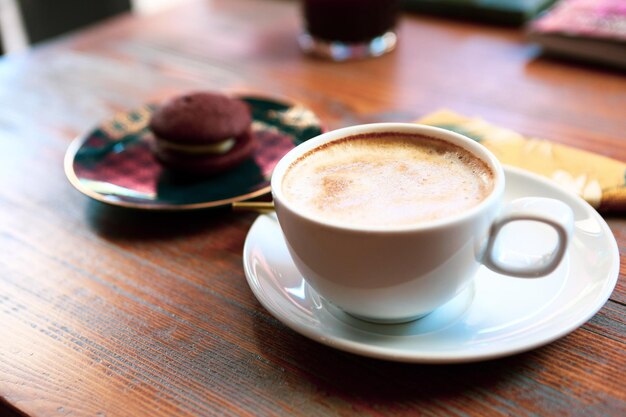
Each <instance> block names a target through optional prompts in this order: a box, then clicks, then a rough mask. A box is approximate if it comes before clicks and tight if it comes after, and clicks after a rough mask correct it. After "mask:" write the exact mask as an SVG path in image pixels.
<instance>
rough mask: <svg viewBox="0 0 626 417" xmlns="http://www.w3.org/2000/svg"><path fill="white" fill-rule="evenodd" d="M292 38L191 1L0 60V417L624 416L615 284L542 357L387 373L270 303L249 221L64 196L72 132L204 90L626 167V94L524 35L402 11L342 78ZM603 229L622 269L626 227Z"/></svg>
mask: <svg viewBox="0 0 626 417" xmlns="http://www.w3.org/2000/svg"><path fill="white" fill-rule="evenodd" d="M298 28H299V20H298V11H297V6H296V3H295V2H287V1H258V0H257V1H253V0H214V1H196V2H192V3H190V4H185V5H184V6H182V7H180V8H179V9H176V10H173V11H168V12H166V13H164V14H161V15H157V16H154V17H149V18H139V17H135V16H131V15H127V16H122V17H120V18H117V19H115V20H112V21H110V22H107V23H105V24H103V25H100V26H98V27H95V28H93V29H89V30H86V31H83V32H79V33H76V34H74V35H71V36H69V37H66V38H64V39H61V40H59V41H56V42H54V43H51V44H48V45H45V46H42V47H39V48H35V49H34V50H32V51H30V52H28V53H26V54H24V55H19V56H11V57H9V58H6V59H4V60H3V61H2V62H0V109H1V110H0V248H1V251H0V398H1V399H3V400H4V402H5V404H4V407H5V409H4V410H0V414H2V415H11V414H12V413H18V411H17V410H19V412H20V413H24V414H25V415H28V416H70V415H71V416H98V417H104V416H107V417H111V416H133V417H138V416H151V417H155V416H205V415H232V416H253V415H284V416H287V415H289V416H291V415H307V416H314V415H316V416H347V415H358V416H386V415H424V416H434V415H446V416H476V415H481V416H505V415H506V416H509V415H516V416H566V415H567V416H570V415H579V416H618V415H624V412H625V410H626V383H625V377H624V375H625V371H626V355H625V346H626V344H625V337H624V335H625V333H626V332H625V322H626V311H625V308H624V302H625V301H626V287H625V282H626V281H625V280H624V279H623V274H624V269H622V273H621V274H620V281H619V283H618V286H617V288H616V289H615V291H614V292H613V295H612V296H611V299H610V301H608V302H607V304H606V305H605V306H604V308H603V309H602V310H601V311H600V312H599V313H598V314H597V315H596V316H595V317H594V318H593V319H591V320H590V321H589V322H588V323H586V324H584V325H583V326H582V327H581V328H579V329H578V330H576V331H574V332H573V333H571V334H569V335H568V336H566V337H564V338H562V339H560V340H558V341H556V342H554V343H552V344H550V345H548V346H545V347H542V348H539V349H536V350H534V351H531V352H528V353H524V354H520V355H516V356H513V357H509V358H505V359H500V360H494V361H488V362H483V363H475V364H466V365H447V366H425V365H410V364H401V363H392V362H385V361H380V360H374V359H367V358H364V357H359V356H355V355H352V354H348V353H344V352H340V351H337V350H333V349H331V348H329V347H326V346H323V345H321V344H318V343H316V342H313V341H310V340H309V339H307V338H305V337H303V336H301V335H299V334H297V333H295V332H294V331H291V330H289V329H288V328H287V327H286V326H285V325H283V324H282V323H280V322H279V321H277V320H276V319H274V318H273V317H272V316H271V315H270V314H269V313H268V312H267V311H266V310H265V309H264V308H263V307H261V305H260V304H259V302H258V301H257V300H256V299H255V297H254V296H253V294H252V292H251V291H250V289H249V287H248V285H247V283H246V279H245V277H244V273H243V270H242V247H243V243H244V239H245V237H246V233H247V231H248V229H249V227H250V225H251V223H252V222H253V220H254V219H255V215H254V214H249V213H246V214H242V213H237V214H233V213H222V214H215V213H212V212H208V213H207V212H194V213H179V214H176V213H170V214H158V213H145V212H132V211H126V210H123V209H116V208H113V207H108V206H104V205H102V204H99V203H96V202H94V201H90V200H89V199H88V198H87V197H85V196H83V195H82V194H80V193H78V192H77V191H76V190H74V189H73V188H72V187H71V185H70V184H69V182H68V181H67V180H66V178H65V176H64V173H63V164H62V161H63V155H64V152H65V150H66V148H67V146H68V144H69V143H70V141H71V140H72V139H73V138H74V137H75V136H76V135H78V134H80V133H82V132H84V131H85V130H86V129H89V128H91V127H92V126H93V125H95V124H96V123H98V122H99V121H101V120H103V119H106V118H107V117H109V116H110V115H111V113H112V112H115V111H118V110H122V109H130V108H134V107H137V106H139V105H140V104H142V103H144V102H147V101H155V100H161V99H163V98H165V97H169V96H171V95H173V94H177V93H180V92H183V91H188V90H191V89H198V88H206V89H251V90H256V91H261V92H265V93H269V94H277V95H282V96H287V97H290V98H292V99H294V100H297V101H300V102H302V103H305V104H306V105H308V106H310V107H311V108H312V109H313V110H314V111H316V112H317V113H318V114H319V115H320V116H321V118H322V119H323V120H324V121H325V123H326V125H327V126H328V127H329V128H336V127H341V126H345V125H350V124H355V123H360V122H366V121H373V120H392V121H399V120H402V121H410V120H414V119H416V118H418V117H419V116H421V115H423V114H426V113H428V112H431V111H434V110H436V109H439V108H442V107H446V108H451V109H453V110H456V111H458V112H461V113H465V114H469V115H480V116H482V117H484V118H485V119H487V120H489V121H490V122H493V123H495V124H499V125H502V126H507V127H509V128H512V129H514V130H517V131H519V132H522V133H525V134H528V135H535V136H539V137H543V138H546V139H550V140H553V141H555V142H560V143H567V144H570V145H573V146H577V147H579V148H582V149H587V150H591V151H595V152H598V153H601V154H604V155H607V156H610V157H613V158H616V159H619V160H622V161H626V137H625V136H624V135H625V132H626V78H625V77H624V76H623V75H620V74H619V73H617V72H614V71H611V70H605V69H601V68H594V67H588V66H583V65H578V64H572V63H563V62H559V61H553V60H549V59H545V58H541V57H539V56H538V50H537V49H536V47H534V46H532V45H528V44H526V43H525V41H524V38H523V34H522V33H521V31H519V30H516V29H503V28H494V27H487V26H482V25H478V24H473V23H463V22H451V21H446V20H439V19H435V18H428V17H419V16H405V17H403V19H402V21H401V24H400V28H399V37H400V40H401V42H400V44H399V47H398V49H397V50H396V51H395V52H394V53H392V54H390V55H388V56H385V57H382V58H379V59H374V60H367V61H361V62H354V63H343V64H335V63H330V62H325V61H320V60H315V59H310V58H307V57H305V56H303V55H302V54H301V53H300V52H299V51H298V48H297V45H296V41H295V36H296V34H297V32H298ZM607 220H608V223H609V225H610V227H611V229H612V231H613V233H614V234H615V236H616V238H617V241H618V243H619V247H620V252H621V254H622V265H624V264H626V263H625V262H623V257H624V255H625V254H626V221H625V220H624V218H623V217H621V216H620V217H611V218H608V219H607ZM622 268H624V267H622Z"/></svg>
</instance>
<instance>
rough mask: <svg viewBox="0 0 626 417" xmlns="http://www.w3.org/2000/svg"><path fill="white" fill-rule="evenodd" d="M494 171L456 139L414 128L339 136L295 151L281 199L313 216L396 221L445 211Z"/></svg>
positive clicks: (482, 189) (485, 189) (489, 181)
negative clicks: (413, 131)
mask: <svg viewBox="0 0 626 417" xmlns="http://www.w3.org/2000/svg"><path fill="white" fill-rule="evenodd" d="M492 189H493V173H492V172H491V169H490V168H489V167H488V166H487V165H486V164H485V163H484V162H483V161H482V160H480V159H479V158H478V157H476V156H474V155H473V154H472V153H470V152H469V151H466V150H465V149H463V148H461V147H458V146H456V145H453V144H450V143H447V142H444V141H441V140H438V139H433V138H428V137H425V136H421V135H411V134H400V133H382V134H381V133H378V134H367V135H358V136H351V137H348V138H344V139H341V140H338V141H335V142H332V143H330V144H327V145H323V146H321V147H319V148H316V149H314V150H313V151H310V152H308V153H307V154H305V155H303V156H302V157H300V158H299V159H298V160H297V161H296V162H294V163H293V164H292V165H291V166H290V167H289V169H288V171H287V173H286V175H285V177H284V178H283V181H282V190H283V193H284V195H285V197H286V199H287V200H288V201H289V202H290V203H291V204H292V205H293V206H294V207H296V208H297V209H298V210H301V211H302V212H304V213H307V214H309V215H311V216H313V217H316V218H319V219H322V220H330V221H334V222H339V223H343V224H349V225H361V226H399V225H411V224H418V223H422V222H425V221H429V220H435V219H440V218H444V217H448V216H451V215H454V214H457V213H460V212H462V211H465V210H468V209H469V208H471V207H474V206H475V205H477V204H479V203H480V202H481V201H482V200H484V199H485V198H486V197H487V196H488V195H489V194H490V193H491V190H492Z"/></svg>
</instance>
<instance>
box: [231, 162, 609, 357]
mask: <svg viewBox="0 0 626 417" xmlns="http://www.w3.org/2000/svg"><path fill="white" fill-rule="evenodd" d="M503 168H504V171H505V174H507V173H509V172H510V173H513V174H515V175H519V176H521V177H525V179H530V180H531V181H538V182H541V183H543V184H544V185H546V186H548V187H550V188H554V189H556V190H557V191H560V192H563V193H565V194H567V195H569V196H570V197H573V198H574V199H575V201H576V202H577V203H579V204H581V206H582V207H583V208H584V209H585V211H586V212H588V213H591V215H592V216H593V217H595V218H596V220H597V221H598V223H599V224H600V225H601V227H602V230H603V235H604V236H605V237H606V239H607V244H608V245H609V246H610V248H611V250H610V256H611V258H612V262H611V264H610V267H609V268H608V272H607V274H606V279H605V280H604V282H603V284H602V288H601V289H600V290H599V292H598V295H597V296H596V299H595V300H594V302H593V305H592V306H590V307H589V308H588V309H586V310H584V311H582V312H581V313H580V314H578V315H577V317H576V319H575V320H572V321H571V322H569V323H567V325H564V326H562V328H560V329H558V330H557V331H555V332H553V333H550V334H549V335H547V336H543V337H540V338H539V339H536V340H533V341H532V342H531V343H528V344H521V345H515V346H512V347H509V348H505V349H498V348H491V349H486V350H481V351H479V352H472V351H467V352H461V353H450V352H438V351H432V350H431V351H422V352H419V351H418V352H417V354H415V353H412V354H411V353H404V352H398V351H390V350H389V348H386V347H383V346H376V345H367V344H364V343H363V342H358V341H354V340H352V339H347V338H342V337H340V336H338V335H328V334H326V335H325V334H324V333H323V332H322V331H319V330H315V329H314V328H313V327H311V326H307V325H302V324H300V323H298V322H297V320H295V319H291V318H289V317H283V316H279V315H278V314H277V313H276V312H275V311H274V309H273V308H271V306H270V303H269V302H268V301H269V300H266V299H265V297H263V296H262V291H261V287H260V285H259V286H257V285H255V284H254V282H255V281H258V280H257V279H256V278H255V277H256V275H255V274H253V272H252V268H251V267H252V266H251V264H250V262H248V260H249V258H250V254H251V251H250V245H251V243H250V239H249V236H250V235H251V233H250V232H251V231H252V229H253V227H255V225H256V224H257V222H259V221H262V220H263V219H266V218H267V217H268V216H270V215H268V214H262V215H260V216H259V217H258V218H257V219H256V220H255V221H254V223H253V224H252V226H251V227H250V230H249V231H248V234H247V235H246V240H245V243H244V248H243V259H242V260H243V269H244V273H245V276H246V281H247V282H248V285H249V287H250V289H251V290H252V292H253V294H254V296H255V298H256V299H257V300H258V301H259V302H260V303H261V305H262V306H263V307H264V308H265V309H266V310H267V311H268V312H269V313H270V314H271V315H272V316H273V317H274V318H276V319H277V320H278V321H280V322H281V323H283V324H284V325H285V326H287V327H289V328H290V329H292V330H293V331H295V332H296V333H299V334H301V335H303V336H305V337H307V338H309V339H311V340H314V341H316V342H318V343H321V344H323V345H326V346H329V347H332V348H335V349H338V350H341V351H345V352H350V353H353V354H356V355H359V356H364V357H370V358H375V359H381V360H388V361H389V360H390V361H395V362H405V363H420V364H457V363H473V362H480V361H486V360H493V359H498V358H503V357H507V356H512V355H516V354H519V353H523V352H528V351H531V350H534V349H536V348H539V347H542V346H545V345H548V344H549V343H552V342H554V341H556V340H558V339H560V338H562V337H564V336H566V335H567V334H569V333H571V332H573V331H574V330H576V329H578V328H579V327H580V326H582V325H583V324H584V323H586V322H587V321H589V320H590V319H591V318H592V317H593V316H595V314H596V313H597V312H598V311H599V310H600V309H601V308H602V307H604V305H605V304H606V302H607V301H608V300H609V298H610V296H611V294H612V293H613V290H614V289H615V286H616V284H617V281H618V279H619V267H620V256H619V248H618V245H617V241H616V240H615V236H614V235H613V232H612V231H611V229H610V227H609V226H608V224H607V223H606V221H605V220H604V218H603V217H602V216H601V215H600V214H599V213H598V212H597V211H596V209H594V208H593V207H592V206H591V205H590V204H589V203H588V202H586V201H585V200H583V199H582V198H580V197H579V196H577V195H576V194H574V193H572V192H570V191H567V190H564V189H563V188H560V187H559V186H558V185H557V184H556V183H555V182H554V181H551V180H550V179H548V178H546V177H543V176H541V175H538V174H535V173H533V172H529V171H526V170H524V169H521V168H517V167H513V166H510V165H504V164H503ZM309 288H310V287H309ZM311 290H312V291H314V290H313V289H312V288H311ZM320 298H321V297H320ZM325 310H326V313H327V314H329V315H331V316H332V313H330V312H328V311H327V308H325ZM317 317H319V316H317ZM334 320H338V319H336V318H334ZM345 325H346V326H350V325H349V324H347V323H345ZM355 329H356V328H355ZM357 330H358V329H357Z"/></svg>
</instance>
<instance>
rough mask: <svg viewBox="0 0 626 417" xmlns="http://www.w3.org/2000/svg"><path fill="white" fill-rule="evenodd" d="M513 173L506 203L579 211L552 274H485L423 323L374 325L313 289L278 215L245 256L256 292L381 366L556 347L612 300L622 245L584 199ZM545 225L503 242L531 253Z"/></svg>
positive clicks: (282, 312) (256, 227)
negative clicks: (554, 202)
mask: <svg viewBox="0 0 626 417" xmlns="http://www.w3.org/2000/svg"><path fill="white" fill-rule="evenodd" d="M505 172H506V181H507V186H506V192H505V199H506V200H507V201H508V200H512V199H515V198H519V197H524V196H544V197H552V198H557V199H560V200H562V201H565V202H566V203H568V204H569V205H570V206H571V207H572V209H573V210H574V215H575V225H576V226H575V231H574V236H573V239H572V242H571V246H570V248H569V253H568V254H567V255H566V258H565V259H564V260H563V262H562V263H561V265H560V266H559V267H558V269H557V270H556V271H555V272H553V273H552V274H550V275H549V276H547V277H544V278H539V279H520V278H510V277H507V276H503V275H499V274H496V273H494V272H491V271H490V270H488V269H486V268H485V267H481V268H480V270H479V272H478V274H477V276H476V279H475V281H474V284H473V285H472V286H470V288H469V289H468V290H466V291H465V292H463V293H462V294H460V295H459V296H457V297H456V298H455V299H453V300H452V301H450V302H448V303H447V304H446V305H444V306H442V307H440V308H439V309H437V310H436V311H435V312H433V313H431V314H429V315H428V316H426V317H425V318H423V319H420V320H417V321H414V322H411V323H406V324H394V325H389V324H372V323H366V322H363V321H361V320H358V319H355V318H353V317H351V316H348V315H347V314H345V313H343V312H342V311H340V310H339V309H337V308H336V307H334V306H333V305H331V304H329V303H327V302H326V301H325V300H323V299H322V298H321V297H320V296H319V295H318V294H317V293H316V292H315V291H314V290H313V289H312V288H310V287H309V286H308V284H306V283H305V282H304V280H303V279H302V276H301V275H300V274H299V272H298V271H297V269H296V267H295V266H294V264H293V263H292V261H291V258H290V257H289V253H288V251H287V247H286V246H285V242H284V240H283V236H282V233H281V230H280V227H279V225H278V222H277V220H276V217H275V216H274V215H273V214H270V215H262V216H260V217H259V218H258V219H257V220H256V221H255V223H254V224H253V225H252V228H251V229H250V232H249V233H248V236H247V238H246V242H245V246H244V253H243V259H244V270H245V273H246V277H247V279H248V283H249V285H250V288H251V289H252V291H253V292H254V295H255V296H256V297H257V298H258V300H259V301H260V302H261V304H262V305H263V306H264V307H265V308H266V309H267V310H269V312H270V313H272V315H274V316H275V317H276V318H277V319H278V320H280V321H282V322H283V323H284V324H286V325H287V326H289V327H290V328H292V329H293V330H295V331H296V332H298V333H301V334H302V335H304V336H307V337H309V338H311V339H313V340H316V341H318V342H320V343H323V344H326V345H329V346H332V347H334V348H337V349H341V350H345V351H348V352H352V353H355V354H359V355H364V356H370V357H375V358H380V359H387V360H395V361H403V362H419V363H454V362H472V361H478V360H485V359H493V358H497V357H502V356H506V355H511V354H515V353H519V352H523V351H527V350H530V349H533V348H536V347H538V346H541V345H544V344H547V343H550V342H552V341H554V340H556V339H558V338H560V337H562V336H564V335H566V334H567V333H569V332H571V331H573V330H574V329H576V328H577V327H579V326H581V325H582V324H583V323H585V322H586V321H587V320H588V319H589V318H591V317H592V316H593V315H594V314H595V313H596V312H597V311H598V310H599V309H600V308H601V307H602V306H603V305H604V303H605V302H606V300H607V299H608V298H609V296H610V294H611V292H612V290H613V288H614V287H615V284H616V282H617V277H618V273H619V253H618V250H617V244H616V242H615V238H614V237H613V234H612V233H611V231H610V229H609V227H608V226H607V224H606V222H605V221H604V220H603V219H602V218H601V217H600V216H599V215H598V213H597V212H596V211H595V210H594V209H593V208H592V207H591V206H589V205H588V204H587V203H586V202H585V201H583V200H582V199H580V198H578V197H576V196H574V195H571V194H569V193H567V192H565V191H562V190H561V189H559V188H557V186H555V185H553V184H552V183H551V182H549V181H548V180H545V179H543V178H541V177H539V176H537V175H534V174H530V173H528V172H525V171H521V170H518V169H514V168H505ZM541 227H542V226H539V225H534V224H524V225H517V226H516V227H515V228H514V227H513V226H510V229H509V230H507V231H506V232H504V233H505V235H504V236H503V238H504V239H506V240H507V242H506V243H507V244H518V245H521V246H522V247H523V249H524V250H525V251H526V250H529V249H532V248H533V247H536V246H542V245H544V244H545V243H550V241H551V240H552V239H553V236H552V235H551V231H550V230H545V229H542V228H541ZM532 236H539V239H538V240H539V241H538V240H537V239H536V238H535V240H533V239H532Z"/></svg>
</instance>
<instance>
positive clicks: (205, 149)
mask: <svg viewBox="0 0 626 417" xmlns="http://www.w3.org/2000/svg"><path fill="white" fill-rule="evenodd" d="M236 142H237V141H236V140H235V138H228V139H226V140H223V141H220V142H215V143H209V144H205V145H183V144H180V143H174V142H170V141H168V140H165V139H163V138H160V137H158V138H157V141H156V144H157V147H158V148H160V150H172V151H176V152H182V153H186V154H192V155H223V154H225V153H227V152H229V151H230V150H231V149H233V147H234V146H235V143H236Z"/></svg>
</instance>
